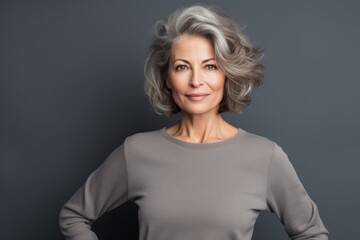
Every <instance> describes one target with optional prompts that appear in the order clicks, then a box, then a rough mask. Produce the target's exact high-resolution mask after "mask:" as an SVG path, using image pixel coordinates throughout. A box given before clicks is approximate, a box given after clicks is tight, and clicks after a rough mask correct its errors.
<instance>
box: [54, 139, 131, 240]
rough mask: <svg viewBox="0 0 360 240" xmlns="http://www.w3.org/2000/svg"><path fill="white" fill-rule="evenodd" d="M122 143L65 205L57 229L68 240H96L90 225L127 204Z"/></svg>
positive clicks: (125, 166)
mask: <svg viewBox="0 0 360 240" xmlns="http://www.w3.org/2000/svg"><path fill="white" fill-rule="evenodd" d="M127 179H128V176H127V165H126V159H125V153H124V143H123V144H121V145H120V146H119V147H118V148H116V149H115V150H114V151H113V152H112V153H111V154H110V155H109V156H108V157H107V158H106V159H105V161H104V162H103V163H102V164H101V165H100V166H99V167H98V168H97V169H96V170H95V171H94V172H93V173H91V174H90V176H89V177H88V178H87V180H86V182H85V183H84V185H83V186H82V187H81V188H80V189H79V190H78V191H77V192H76V193H75V194H74V195H73V196H72V197H71V198H70V199H69V200H68V202H66V203H65V205H64V206H63V207H62V209H61V211H60V214H59V226H60V230H61V232H62V234H63V235H64V237H65V239H67V240H97V239H98V238H97V236H96V234H95V233H94V232H92V231H91V224H92V223H93V222H94V221H95V220H96V219H97V218H98V217H100V216H101V215H102V214H104V213H105V212H106V211H109V210H111V209H114V208H116V207H118V206H120V205H121V204H123V203H124V202H126V201H127V200H128V182H127V181H128V180H127Z"/></svg>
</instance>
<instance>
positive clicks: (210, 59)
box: [173, 58, 215, 64]
mask: <svg viewBox="0 0 360 240" xmlns="http://www.w3.org/2000/svg"><path fill="white" fill-rule="evenodd" d="M212 60H214V61H215V58H209V59H205V60H204V61H202V63H206V62H210V61H212ZM176 61H183V62H186V63H187V64H190V62H189V61H188V60H186V59H182V58H178V59H175V60H174V61H173V63H174V62H176Z"/></svg>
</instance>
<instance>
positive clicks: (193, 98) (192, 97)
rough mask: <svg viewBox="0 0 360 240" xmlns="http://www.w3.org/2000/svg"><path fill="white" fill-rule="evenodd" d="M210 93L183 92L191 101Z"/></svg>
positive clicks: (196, 100)
mask: <svg viewBox="0 0 360 240" xmlns="http://www.w3.org/2000/svg"><path fill="white" fill-rule="evenodd" d="M209 95H210V94H208V93H191V94H185V96H186V97H187V98H188V99H189V100H190V101H193V102H199V101H201V100H203V99H204V98H206V97H207V96H209Z"/></svg>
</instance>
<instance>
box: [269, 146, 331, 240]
mask: <svg viewBox="0 0 360 240" xmlns="http://www.w3.org/2000/svg"><path fill="white" fill-rule="evenodd" d="M268 174H269V175H268V190H267V204H268V209H269V210H271V211H272V212H274V213H275V214H276V216H277V217H278V219H279V220H280V221H281V223H282V224H283V225H284V227H285V230H286V232H287V233H288V235H289V237H290V238H291V239H293V240H300V239H310V240H327V239H328V231H327V229H326V228H325V227H324V225H323V223H322V221H321V219H320V216H319V211H318V209H317V206H316V204H315V203H314V202H313V201H312V200H311V199H310V197H309V195H308V194H307V192H306V190H305V189H304V187H303V185H302V184H301V182H300V180H299V178H298V176H297V174H296V172H295V170H294V168H293V166H292V165H291V163H290V161H289V159H288V157H287V155H286V154H285V153H284V151H283V150H282V149H281V147H279V146H278V145H276V144H275V150H274V153H273V156H272V159H271V162H270V166H269V173H268Z"/></svg>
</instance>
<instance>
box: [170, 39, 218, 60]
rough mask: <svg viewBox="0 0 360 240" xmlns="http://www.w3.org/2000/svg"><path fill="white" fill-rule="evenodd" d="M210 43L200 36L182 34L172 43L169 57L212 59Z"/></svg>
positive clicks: (212, 50) (212, 51)
mask: <svg viewBox="0 0 360 240" xmlns="http://www.w3.org/2000/svg"><path fill="white" fill-rule="evenodd" d="M214 55H215V51H214V47H213V44H212V42H211V41H210V40H209V39H207V38H205V37H202V36H197V35H189V34H183V35H181V36H180V37H178V39H176V41H175V42H174V44H173V46H172V48H171V57H172V58H177V57H196V56H197V57H214Z"/></svg>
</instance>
